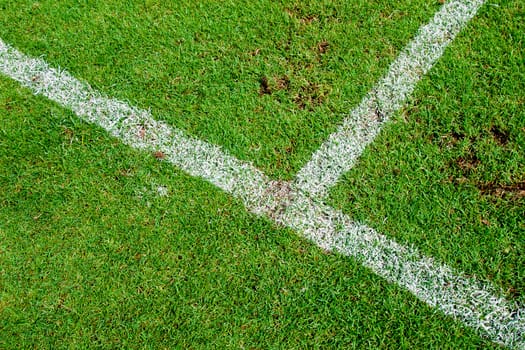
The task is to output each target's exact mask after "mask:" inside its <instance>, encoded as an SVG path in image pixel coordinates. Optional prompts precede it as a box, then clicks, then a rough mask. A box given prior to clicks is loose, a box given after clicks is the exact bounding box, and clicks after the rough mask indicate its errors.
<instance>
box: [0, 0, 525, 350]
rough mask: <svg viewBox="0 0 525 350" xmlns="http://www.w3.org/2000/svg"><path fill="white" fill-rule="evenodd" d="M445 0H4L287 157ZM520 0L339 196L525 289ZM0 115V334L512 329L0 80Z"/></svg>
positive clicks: (368, 156)
mask: <svg viewBox="0 0 525 350" xmlns="http://www.w3.org/2000/svg"><path fill="white" fill-rule="evenodd" d="M438 8H439V3H437V2H424V1H403V2H401V3H396V4H395V5H393V4H390V3H387V2H386V1H350V2H342V1H341V2H340V1H336V2H324V1H307V2H298V1H288V2H280V3H275V2H255V3H251V2H244V1H227V2H216V1H203V2H180V3H178V4H177V5H173V4H171V5H167V4H164V3H163V2H160V1H158V2H156V1H147V0H146V1H122V2H117V1H109V2H108V1H106V2H102V1H61V2H52V1H40V2H33V1H16V2H15V1H8V0H4V1H1V2H0V10H1V11H0V37H1V38H2V39H3V40H5V41H6V42H9V43H11V44H13V45H14V46H15V47H17V48H18V49H20V50H22V51H23V52H25V53H28V54H31V55H34V56H42V55H43V57H44V58H45V59H46V60H47V61H49V62H50V63H51V64H53V65H57V66H60V67H63V68H65V69H67V70H68V71H70V72H71V73H73V74H74V75H75V76H76V77H78V78H80V79H83V80H85V81H87V82H89V83H90V84H92V85H93V86H94V87H96V88H97V89H100V90H101V91H103V92H105V93H107V94H108V95H109V96H111V97H117V98H120V99H124V100H126V101H129V102H130V103H132V104H134V105H137V106H140V107H143V108H149V107H151V108H152V112H153V114H154V115H155V116H156V117H158V118H161V119H164V120H166V121H168V122H169V123H171V124H173V125H175V126H177V127H180V128H182V129H184V130H186V131H187V132H188V133H189V134H191V135H195V136H197V137H199V138H203V139H206V140H208V141H210V142H213V143H216V144H220V145H222V146H223V147H224V148H225V149H227V150H228V151H229V152H231V153H232V154H234V155H235V156H237V157H239V158H241V159H245V160H250V161H253V162H254V163H255V164H256V165H257V166H258V167H260V168H261V169H263V170H264V171H265V172H267V173H269V174H270V175H272V176H275V177H281V178H292V177H293V175H294V174H295V172H296V171H297V170H298V169H299V168H300V167H301V166H302V165H303V164H304V162H306V161H307V160H308V157H309V155H310V154H311V153H312V152H313V151H314V150H315V149H316V148H317V147H318V145H319V144H321V143H322V142H323V141H324V139H325V137H326V136H327V135H328V134H329V133H330V132H331V131H333V130H334V128H335V127H336V126H337V123H338V122H339V121H340V120H341V119H342V118H343V117H344V115H345V114H346V113H347V112H348V111H349V110H350V109H351V108H352V107H353V106H354V105H355V104H357V103H358V102H359V100H360V99H361V98H362V96H363V95H364V94H365V93H366V92H367V91H368V89H369V88H370V87H372V86H373V84H374V82H375V81H376V80H377V79H378V78H379V77H380V76H381V75H382V74H384V72H385V70H386V69H387V68H388V65H389V63H390V62H391V61H392V60H393V59H394V58H395V56H396V55H397V54H398V53H399V51H400V50H401V49H402V48H403V46H404V45H405V44H406V43H407V42H408V40H410V38H411V37H413V35H414V34H415V32H416V30H417V28H418V27H419V26H420V25H421V24H423V23H424V22H425V21H427V20H428V19H429V18H431V16H432V15H433V13H434V12H435V11H436V10H437V9H438ZM524 19H525V18H524V5H523V4H522V3H521V2H520V1H499V2H492V3H491V4H489V5H486V6H485V7H484V8H482V10H481V11H480V14H479V15H478V17H476V18H475V19H474V20H473V22H472V23H471V25H469V26H468V27H467V28H466V29H465V31H464V32H463V33H462V34H461V35H460V37H459V38H458V39H457V41H455V42H454V43H453V44H452V46H451V47H450V48H449V49H447V53H446V54H445V56H444V57H443V59H442V60H441V61H440V62H439V63H438V65H437V66H436V67H435V68H434V69H433V70H432V72H431V73H430V75H429V76H428V77H427V78H425V79H424V80H423V81H422V83H421V84H420V85H419V86H418V89H417V91H416V93H415V96H414V98H413V99H412V100H411V101H410V103H409V104H408V106H407V107H406V108H405V109H404V110H403V111H402V112H400V113H399V114H398V115H397V116H396V117H395V118H394V121H393V122H392V123H391V124H389V125H388V126H387V127H386V128H385V130H384V132H383V133H382V134H381V135H380V137H379V138H378V139H377V140H376V141H375V142H374V144H373V145H372V146H371V147H370V148H369V149H368V150H367V151H366V152H365V154H364V155H363V157H362V159H361V161H360V163H359V165H358V166H357V167H356V168H354V169H353V170H352V171H351V172H350V173H349V174H347V175H345V177H344V179H343V181H342V183H341V184H339V185H338V186H337V187H335V188H334V189H333V190H332V192H331V198H330V201H331V203H332V204H333V205H335V206H336V207H339V208H341V209H342V210H344V211H345V212H346V213H348V214H350V215H351V216H352V217H355V218H357V219H359V220H361V221H363V222H366V223H367V224H369V225H370V226H372V227H374V228H377V229H378V230H379V231H380V232H382V233H385V234H386V235H388V236H390V237H394V238H395V239H396V240H397V241H398V242H400V243H403V244H414V245H416V246H417V247H418V248H419V249H421V250H422V251H423V252H425V253H426V254H428V255H430V256H433V257H435V258H436V259H437V260H438V261H442V262H444V263H446V264H449V265H451V266H453V267H456V268H458V269H460V270H462V271H465V272H466V273H467V274H469V275H475V276H476V277H477V278H479V279H482V280H488V281H491V283H494V284H495V285H496V286H498V287H500V288H502V290H503V291H504V293H506V296H507V297H508V298H509V299H511V300H517V301H520V302H522V303H523V302H524V301H525V299H524V298H525V297H524V295H523V290H524V288H525V285H524V283H525V276H524V274H525V272H524V268H523V266H525V261H524V257H523V252H524V251H525V247H524V245H525V236H524V232H525V219H524V217H525V215H524V214H525V213H524V208H525V202H524V195H523V191H524V190H525V189H524V188H523V186H524V185H523V184H524V182H525V178H524V175H525V159H524V158H525V156H524V154H525V152H524V150H525V136H524V134H525V114H524V110H525V109H524V105H523V104H524V98H523V93H522V91H525V86H524V84H525V64H524V61H525V60H524V57H525V54H524V52H523V33H524V28H523V23H525V22H524V21H523V20H524ZM325 42H326V44H325ZM258 50H259V51H258ZM264 77H266V78H267V79H268V90H270V92H271V93H267V92H265V91H261V89H262V86H261V79H262V78H264ZM285 78H286V79H285ZM286 81H288V82H286ZM283 84H284V85H283ZM262 90H265V89H262ZM0 117H1V123H0V194H1V195H0V348H6V349H18V348H86V347H99V348H115V347H128V348H248V349H250V348H254V349H259V348H261V349H262V348H286V349H289V348H326V347H328V348H338V347H350V348H369V349H376V348H391V349H398V348H421V349H427V348H439V349H447V348H449V349H457V348H462V349H474V348H476V349H477V348H497V346H496V345H494V344H491V343H490V342H488V341H486V340H484V339H481V338H480V337H479V336H478V335H476V334H475V333H474V332H473V331H471V330H469V329H466V328H465V327H463V326H462V324H461V323H459V322H455V321H453V320H451V319H449V318H446V317H444V316H442V315H441V314H440V313H439V312H437V311H435V310H433V309H430V308H429V307H427V306H425V305H424V304H423V303H421V302H419V301H418V300H417V299H416V298H415V297H413V296H412V295H411V294H409V293H408V292H405V291H404V290H402V289H400V288H399V287H397V286H395V285H392V284H388V283H386V282H385V281H383V280H382V279H380V278H379V277H377V276H375V275H374V274H372V273H371V272H369V271H368V270H367V269H364V268H363V267H361V266H360V265H359V264H357V263H355V262H354V261H353V260H352V259H350V258H344V257H340V256H337V255H333V254H327V253H326V252H323V251H321V250H319V249H318V248H317V247H315V246H312V245H311V244H309V243H308V242H306V241H304V240H303V239H301V238H300V237H298V236H297V235H296V234H295V233H294V232H291V231H289V230H284V229H280V228H277V227H275V226H274V225H273V224H271V223H270V222H269V221H267V220H266V219H263V218H257V217H254V216H253V215H251V214H249V213H247V212H246V210H245V209H244V208H243V207H242V205H241V204H240V203H238V202H237V201H236V200H234V199H232V198H231V197H230V196H228V195H226V194H224V193H222V192H221V191H219V190H218V189H216V188H214V187H213V186H212V185H210V184H207V183H206V182H204V181H202V180H199V179H195V178H191V177H189V176H187V175H185V174H183V173H181V172H180V171H178V170H177V169H175V168H173V167H172V166H170V165H169V164H166V163H163V162H159V161H158V160H156V159H155V158H154V157H153V156H152V155H150V154H145V153H140V152H136V151H134V150H131V149H129V148H128V147H126V146H123V145H122V144H120V142H119V141H117V140H114V139H112V138H110V137H109V136H107V135H106V134H105V133H104V132H103V131H101V130H99V129H98V128H96V127H93V126H91V125H86V124H85V123H82V122H80V121H79V120H78V119H77V117H76V116H74V115H73V114H72V113H71V112H70V111H67V110H64V109H62V108H60V107H58V106H56V105H54V104H53V103H51V102H49V101H47V100H46V99H44V98H42V97H35V96H33V95H32V94H31V93H30V92H29V91H27V90H26V89H23V88H20V87H19V85H17V83H14V82H12V81H10V80H9V79H7V78H5V77H0ZM159 188H160V192H159ZM163 191H167V195H166V196H163V195H162V192H163Z"/></svg>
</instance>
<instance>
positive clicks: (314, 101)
mask: <svg viewBox="0 0 525 350" xmlns="http://www.w3.org/2000/svg"><path fill="white" fill-rule="evenodd" d="M326 95H327V93H326V92H325V91H323V89H321V87H320V86H319V85H317V84H313V83H309V84H308V85H306V86H303V87H301V89H300V91H299V93H298V94H297V95H296V96H295V98H294V102H295V104H296V105H297V107H299V109H312V108H315V107H317V106H320V105H322V104H323V103H324V101H325V100H326Z"/></svg>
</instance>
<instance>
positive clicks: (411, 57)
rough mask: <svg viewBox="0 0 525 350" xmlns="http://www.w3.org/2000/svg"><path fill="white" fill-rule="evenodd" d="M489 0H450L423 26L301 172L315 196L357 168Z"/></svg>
mask: <svg viewBox="0 0 525 350" xmlns="http://www.w3.org/2000/svg"><path fill="white" fill-rule="evenodd" d="M483 3H484V1H483V0H459V1H450V2H447V3H446V4H445V5H443V6H442V7H441V9H440V10H439V11H438V12H437V13H436V15H435V16H434V18H433V19H432V20H431V21H430V23H428V24H427V25H425V26H423V27H421V28H420V29H419V31H418V34H417V35H416V37H415V38H414V39H413V40H412V41H411V42H410V43H409V44H408V45H407V47H406V48H405V49H404V50H403V51H402V52H401V54H400V55H399V56H398V57H397V59H396V60H395V61H394V62H393V63H392V64H391V65H390V69H389V71H388V73H387V74H386V76H385V77H384V78H382V79H381V80H380V81H379V82H378V83H377V85H376V86H375V87H374V88H373V89H372V90H371V91H370V92H369V93H368V94H367V95H366V97H365V98H364V99H363V100H362V101H361V103H360V104H359V105H358V106H357V107H356V108H355V109H354V110H353V111H352V112H351V113H350V116H349V117H348V118H346V119H345V120H344V121H343V123H342V125H341V126H340V127H339V128H338V129H337V131H336V132H335V133H333V134H331V135H330V136H329V137H328V139H327V140H326V141H325V142H324V143H323V144H322V145H321V147H320V148H319V149H318V150H317V151H316V152H315V153H314V154H313V155H312V158H311V159H310V161H309V162H308V163H307V164H306V165H305V166H304V167H303V168H302V169H301V170H300V171H299V173H298V174H297V178H296V183H297V185H298V186H299V188H301V189H302V190H303V191H305V192H308V193H310V194H312V195H316V196H320V197H322V196H326V195H327V192H328V190H329V189H330V188H331V187H332V186H333V185H335V183H336V182H337V180H338V179H339V178H340V177H341V175H343V174H344V173H345V172H347V171H348V170H350V169H351V168H352V166H354V164H355V162H356V161H357V158H359V156H360V155H361V154H362V153H363V151H364V150H365V148H366V146H368V145H369V144H370V143H371V142H372V141H373V140H374V138H375V137H376V136H377V135H378V134H379V131H380V130H381V127H382V126H383V124H384V123H385V122H386V121H388V120H389V118H390V117H392V115H393V114H394V113H395V112H396V111H397V110H399V109H400V108H401V107H402V105H403V104H404V103H405V101H406V100H407V98H408V97H409V96H410V94H411V93H412V92H413V90H414V88H415V86H416V84H417V83H418V82H419V81H420V80H421V78H422V77H423V76H424V75H425V74H426V73H427V72H428V71H429V70H430V69H431V68H432V66H433V65H434V63H435V62H436V61H437V60H438V59H439V58H440V57H441V56H442V55H443V52H444V50H445V48H446V47H447V46H448V44H450V43H451V42H452V40H453V39H454V38H455V37H456V35H457V34H458V33H459V32H460V30H461V29H462V28H463V27H464V26H465V25H466V24H467V23H468V22H469V21H470V20H471V19H472V18H473V17H474V15H475V14H476V13H477V11H478V9H479V8H480V7H481V6H482V5H483Z"/></svg>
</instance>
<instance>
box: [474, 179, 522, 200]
mask: <svg viewBox="0 0 525 350" xmlns="http://www.w3.org/2000/svg"><path fill="white" fill-rule="evenodd" d="M476 186H477V188H478V189H479V190H480V191H481V194H483V195H489V196H495V197H499V198H502V197H512V198H525V181H521V182H517V183H514V184H511V185H502V184H498V183H496V182H485V183H479V184H477V185H476Z"/></svg>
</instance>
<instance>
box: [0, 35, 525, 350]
mask: <svg viewBox="0 0 525 350" xmlns="http://www.w3.org/2000/svg"><path fill="white" fill-rule="evenodd" d="M0 72H1V73H3V74H5V75H6V76H8V77H11V78H12V79H14V80H16V81H18V82H20V83H21V84H22V85H24V86H26V87H28V88H29V89H31V90H32V91H33V92H34V93H35V94H38V95H43V96H46V97H47V98H49V99H50V100H52V101H54V102H56V103H58V104H59V105H61V106H63V107H66V108H69V109H71V110H73V111H74V112H75V113H76V114H77V115H78V116H79V117H80V118H81V119H82V120H85V121H87V122H89V123H93V124H95V125H98V126H100V127H102V128H104V129H105V130H107V131H108V132H109V133H110V134H111V135H113V136H114V137H117V138H119V139H121V140H122V141H123V142H124V143H126V144H127V145H129V146H131V147H134V148H137V149H142V150H149V151H151V152H153V151H155V152H162V154H163V157H164V159H165V160H167V161H169V162H171V163H172V164H174V165H175V166H177V167H179V168H181V169H183V170H184V171H186V172H188V173H189V174H191V175H193V176H198V177H201V178H204V179H206V180H207V181H209V182H211V183H213V184H215V185H216V186H218V187H219V188H221V189H223V190H224V191H226V192H228V193H230V194H232V195H233V196H235V197H237V198H239V199H240V200H242V201H243V203H244V204H245V205H246V207H247V208H248V209H249V210H250V211H251V212H253V213H255V214H257V215H265V216H267V217H269V218H270V219H272V220H273V221H275V222H276V223H278V224H281V225H284V226H287V227H290V228H292V229H294V230H297V231H298V232H299V233H300V234H301V235H303V236H304V237H306V238H307V239H309V240H311V241H312V242H313V243H315V244H317V245H318V246H320V247H322V248H324V249H327V250H335V251H337V252H339V253H341V254H343V255H346V256H351V257H353V258H355V259H357V260H358V261H359V262H361V263H362V264H363V265H364V266H366V267H368V268H370V269H371V270H372V271H374V272H375V273H376V274H378V275H380V276H382V277H384V278H385V279H387V280H388V281H390V282H392V283H396V284H398V285H399V286H401V287H403V288H405V289H407V290H409V291H410V292H411V293H412V294H414V295H415V296H416V297H417V298H419V299H420V300H422V301H424V302H425V303H427V304H428V305H430V306H432V307H436V308H438V309H439V310H441V311H442V312H443V313H445V314H446V315H449V316H452V317H454V318H456V319H458V320H461V321H462V322H464V323H465V324H466V325H467V326H469V327H472V328H474V329H476V330H478V331H479V333H480V334H482V335H484V336H486V337H488V338H489V339H491V340H492V341H495V342H498V343H501V344H504V345H507V346H509V347H515V348H518V349H520V348H524V347H525V344H524V339H523V337H524V334H525V324H524V323H525V322H524V319H523V314H524V311H523V310H522V309H520V308H519V307H518V305H516V304H514V303H512V302H509V301H507V300H505V299H504V298H502V297H500V296H498V295H501V294H502V293H501V291H498V290H496V289H495V288H493V287H491V286H490V285H486V284H483V283H481V282H478V281H476V280H475V279H472V278H466V277H462V276H461V274H460V273H458V272H456V271H453V270H452V269H450V268H449V267H447V266H445V265H442V264H440V263H437V262H434V261H433V260H432V259H431V258H428V257H424V256H422V255H421V254H420V253H419V252H418V251H417V250H416V249H414V248H407V247H403V246H401V245H399V244H397V243H396V242H394V241H393V240H391V239H388V238H387V237H385V236H383V235H381V234H379V233H377V232H376V231H374V230H373V229H371V228H369V227H367V226H364V225H361V224H359V223H355V222H353V221H352V220H351V219H350V218H348V217H347V216H345V215H344V214H342V213H340V212H338V211H336V210H334V209H332V208H330V207H327V206H326V205H324V204H322V203H320V202H318V201H317V200H315V199H312V198H311V196H310V195H309V194H305V193H304V192H302V191H301V190H299V189H297V188H296V187H295V185H293V184H291V183H289V182H281V181H272V180H270V179H269V178H268V177H266V176H265V175H264V174H263V173H262V172H261V171H259V170H257V169H256V168H255V167H253V166H252V165H251V164H249V163H246V162H242V161H239V160H237V159H236V158H234V157H233V156H231V155H228V154H226V153H225V152H224V151H222V150H221V149H220V148H219V147H217V146H214V145H211V144H208V143H206V142H203V141H200V140H197V139H194V138H191V137H188V136H185V135H184V134H183V133H182V132H181V131H180V130H177V129H175V128H172V127H170V126H169V125H167V124H165V123H161V122H158V121H156V120H154V119H153V118H152V117H151V114H150V113H149V112H148V111H144V110H140V109H138V108H135V107H132V106H129V105H128V104H126V103H124V102H122V101H117V100H114V99H109V98H107V97H105V96H103V95H102V94H101V93H99V92H97V91H94V90H93V89H92V88H91V87H89V85H88V84H86V83H83V82H80V81H78V80H77V79H75V78H74V77H72V76H71V75H70V74H69V73H67V72H66V71H60V70H57V69H54V68H51V67H49V65H48V64H47V63H46V62H45V61H44V60H42V59H35V58H30V57H28V56H25V55H24V54H22V53H20V52H19V51H17V50H16V49H14V48H12V47H10V46H8V45H6V44H5V43H4V42H2V41H1V40H0Z"/></svg>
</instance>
